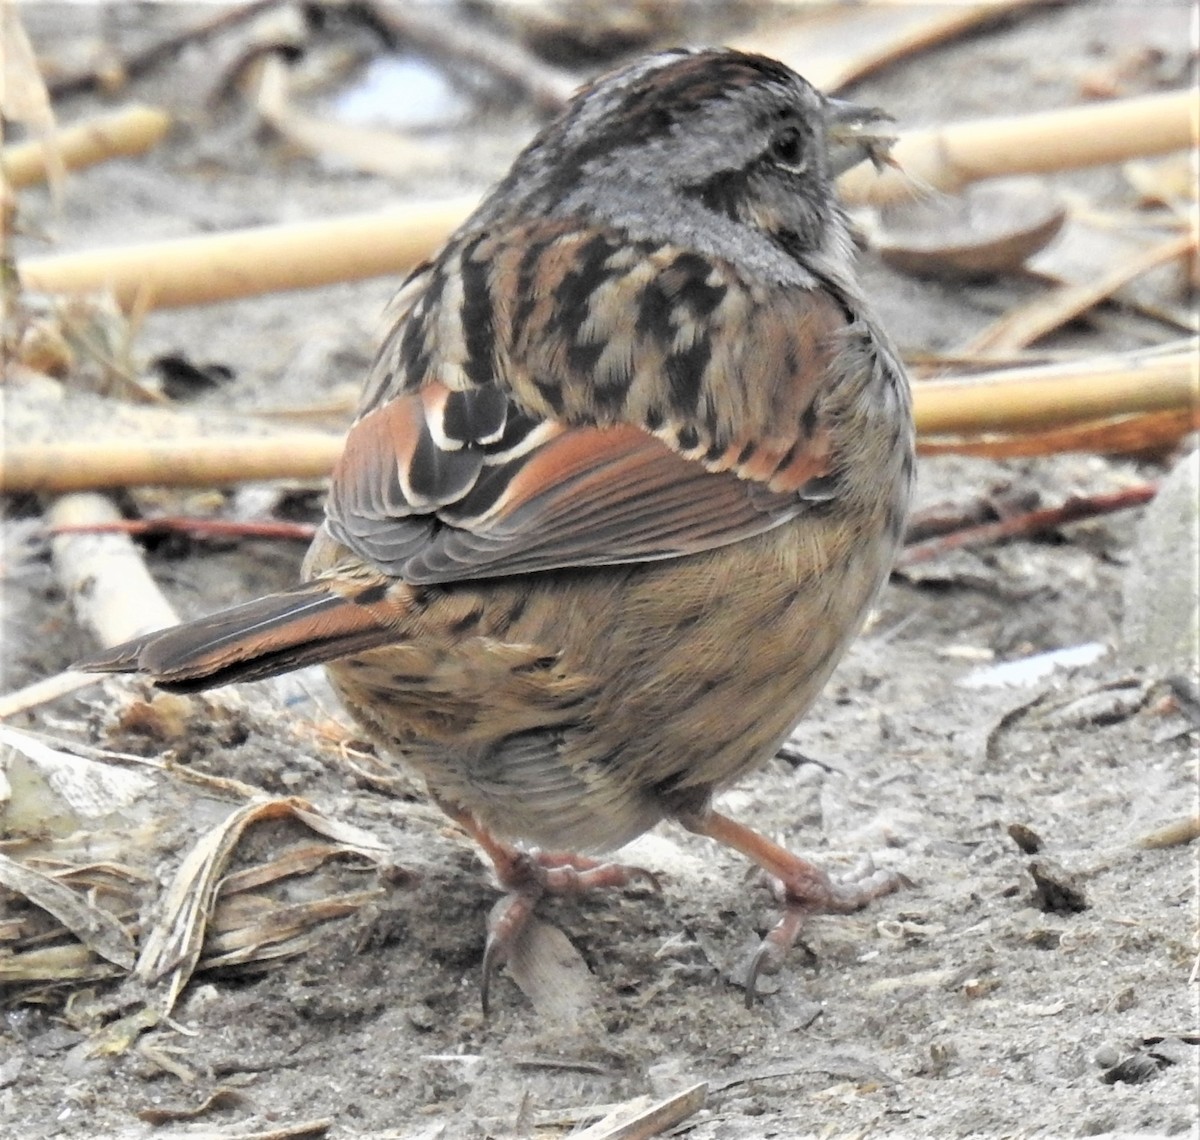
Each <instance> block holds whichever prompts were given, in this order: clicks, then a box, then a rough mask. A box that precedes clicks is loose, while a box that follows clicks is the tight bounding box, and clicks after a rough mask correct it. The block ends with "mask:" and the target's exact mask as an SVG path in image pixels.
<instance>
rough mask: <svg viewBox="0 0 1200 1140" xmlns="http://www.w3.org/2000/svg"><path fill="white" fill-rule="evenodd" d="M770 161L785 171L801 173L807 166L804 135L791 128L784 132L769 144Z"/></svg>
mask: <svg viewBox="0 0 1200 1140" xmlns="http://www.w3.org/2000/svg"><path fill="white" fill-rule="evenodd" d="M770 153H771V159H772V161H774V162H775V163H777V164H778V165H779V166H782V167H784V168H785V169H787V170H794V171H801V170H803V169H804V168H805V166H806V165H807V162H806V156H805V153H804V135H803V134H802V133H801V132H800V131H799V130H796V129H795V128H793V129H792V130H789V131H784V132H783V134H781V135H780V136H779V137H778V138H777V139H776V140H775V141H774V142H773V143H772V144H771V151H770Z"/></svg>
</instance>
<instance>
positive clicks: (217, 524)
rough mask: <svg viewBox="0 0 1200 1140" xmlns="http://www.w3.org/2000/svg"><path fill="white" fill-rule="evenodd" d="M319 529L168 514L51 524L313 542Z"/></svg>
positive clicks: (62, 529) (82, 530)
mask: <svg viewBox="0 0 1200 1140" xmlns="http://www.w3.org/2000/svg"><path fill="white" fill-rule="evenodd" d="M316 531H317V528H316V527H315V526H314V525H313V524H312V523H299V522H279V521H275V520H259V521H257V522H251V521H246V522H238V521H236V520H234V519H198V518H188V517H187V516H185V515H164V516H161V517H159V518H153V519H120V520H119V521H116V522H95V523H74V524H71V523H68V524H62V525H59V526H55V527H51V529H50V533H51V534H52V535H57V534H129V535H148V534H150V535H161V534H187V535H190V536H192V537H193V538H267V539H291V540H294V541H297V542H311V541H312V537H313V535H314V534H316Z"/></svg>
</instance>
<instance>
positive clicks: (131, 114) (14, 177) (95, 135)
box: [0, 106, 171, 190]
mask: <svg viewBox="0 0 1200 1140" xmlns="http://www.w3.org/2000/svg"><path fill="white" fill-rule="evenodd" d="M170 126H171V120H170V118H169V117H168V116H167V114H166V112H164V111H160V110H158V108H156V107H144V106H133V107H126V108H125V109H124V110H123V111H116V112H114V113H113V114H110V115H99V116H97V117H96V118H94V119H87V120H85V121H84V122H82V123H77V124H75V126H72V127H64V128H63V129H62V130H58V131H55V132H54V133H53V134H51V135H49V136H48V137H46V138H44V139H38V140H37V141H35V142H25V143H14V144H13V145H12V146H7V147H5V148H4V150H3V152H0V178H3V180H4V181H6V182H7V183H8V184H9V185H10V186H11V187H13V188H14V189H16V190H20V189H22V188H23V187H26V186H32V185H33V184H34V183H36V182H42V181H44V180H45V179H46V178H47V177H48V175H49V172H50V170H51V167H52V164H53V155H54V154H57V157H58V159H59V161H61V163H62V165H63V166H64V167H65V168H66V169H67V170H79V169H80V168H82V167H85V166H92V165H94V164H95V163H97V162H104V161H106V160H107V159H110V158H118V157H121V156H124V155H136V154H144V153H145V152H146V151H148V150H151V149H152V148H154V147H155V146H157V145H158V144H159V143H160V142H161V141H162V140H163V139H164V138H165V137H166V134H167V130H168V129H169V128H170Z"/></svg>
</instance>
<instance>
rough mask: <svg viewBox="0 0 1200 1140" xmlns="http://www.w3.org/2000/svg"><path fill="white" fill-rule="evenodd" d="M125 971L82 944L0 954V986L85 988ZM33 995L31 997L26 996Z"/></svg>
mask: <svg viewBox="0 0 1200 1140" xmlns="http://www.w3.org/2000/svg"><path fill="white" fill-rule="evenodd" d="M124 972H125V971H124V970H123V969H122V968H121V967H120V966H116V965H114V964H113V963H111V962H108V961H105V960H103V959H100V958H98V957H97V956H96V955H95V954H93V953H92V952H91V950H89V949H88V948H87V947H86V946H84V945H83V944H82V943H78V942H73V943H70V944H68V945H66V946H36V947H33V948H32V949H29V950H12V951H6V952H5V953H4V954H0V986H23V987H24V986H44V987H45V988H48V989H56V988H59V987H62V986H64V985H82V984H84V983H86V982H100V981H104V980H105V979H106V978H116V977H119V976H120V975H122V974H123V973H124ZM28 996H29V995H28V994H27V995H26V997H28Z"/></svg>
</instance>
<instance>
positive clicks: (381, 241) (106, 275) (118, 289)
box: [17, 198, 475, 309]
mask: <svg viewBox="0 0 1200 1140" xmlns="http://www.w3.org/2000/svg"><path fill="white" fill-rule="evenodd" d="M474 205H475V199H474V198H470V199H467V198H455V199H451V200H449V201H446V202H439V203H436V204H426V205H409V206H404V207H400V208H396V209H393V210H386V211H379V212H372V213H366V214H351V215H348V216H346V217H342V218H332V219H318V220H315V221H311V222H297V223H292V224H288V225H278V226H260V227H253V228H248V229H244V230H234V231H231V232H229V233H224V234H204V235H201V236H197V237H186V238H174V239H171V240H169V241H157V242H145V243H142V244H138V245H126V246H116V247H112V248H109V249H99V250H91V251H87V252H83V253H64V254H55V255H52V256H49V257H38V258H27V259H26V260H25V261H23V262H21V263H20V265H19V266H18V268H17V272H18V276H19V278H20V282H21V286H22V287H23V288H25V289H30V290H40V291H42V292H47V293H80V292H91V291H94V290H98V289H107V290H110V291H111V292H112V293H113V295H114V296H115V297H116V299H117V303H118V304H119V305H120V306H121V307H122V308H123V309H130V308H132V307H134V306H135V305H141V306H142V307H143V308H145V309H164V308H166V309H169V308H175V307H179V306H184V305H204V304H211V303H213V302H215V301H228V300H233V299H235V298H238V297H251V296H257V295H258V294H261V293H271V292H275V291H277V290H285V289H310V288H313V287H315V286H318V285H329V284H332V283H334V282H338V281H358V280H360V279H362V278H364V277H379V276H384V275H387V274H391V273H401V272H402V271H404V270H405V269H408V268H410V267H411V266H413V265H415V264H416V263H417V262H419V261H421V260H422V259H423V258H425V257H427V256H428V255H429V253H430V252H431V251H432V250H433V249H435V248H436V247H437V246H438V245H439V244H440V243H441V242H442V241H443V240H444V238H445V237H446V235H447V234H448V233H449V232H450V231H451V230H452V229H454V227H455V226H457V225H458V224H459V222H461V221H462V220H463V219H464V218H465V217H466V216H467V214H468V213H469V211H470V210H471V209H472V208H473V206H474Z"/></svg>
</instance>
